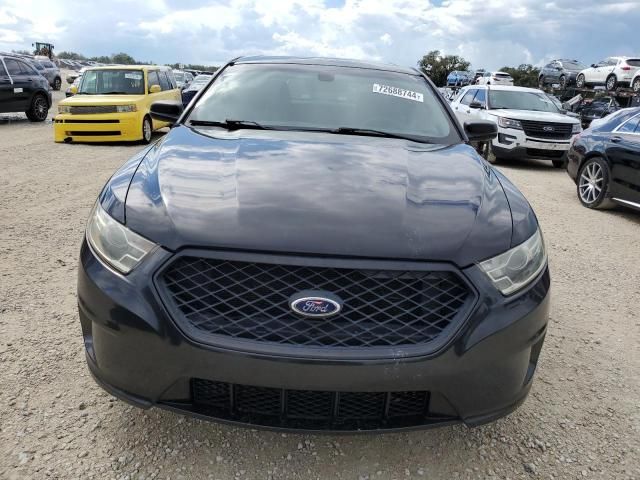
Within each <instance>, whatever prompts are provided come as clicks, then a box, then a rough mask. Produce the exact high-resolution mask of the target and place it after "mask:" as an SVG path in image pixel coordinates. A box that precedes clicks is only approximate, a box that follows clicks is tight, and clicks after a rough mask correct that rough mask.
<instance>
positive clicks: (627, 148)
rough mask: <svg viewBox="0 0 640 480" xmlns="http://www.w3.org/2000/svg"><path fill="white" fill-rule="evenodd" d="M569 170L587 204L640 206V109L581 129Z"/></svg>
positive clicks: (575, 142) (625, 110)
mask: <svg viewBox="0 0 640 480" xmlns="http://www.w3.org/2000/svg"><path fill="white" fill-rule="evenodd" d="M567 172H568V173H569V176H570V177H571V178H572V179H573V180H574V181H575V182H576V185H577V192H578V198H579V199H580V202H582V204H583V205H584V206H585V207H588V208H598V209H604V208H611V207H613V206H615V205H616V204H620V205H626V206H628V207H632V208H636V209H640V108H626V109H623V110H620V111H618V112H617V113H615V114H613V115H611V116H610V117H608V118H606V119H605V120H603V121H600V122H599V123H598V125H595V126H593V127H592V128H590V129H588V130H585V131H584V132H582V133H581V134H580V135H579V136H578V137H577V138H576V139H575V140H574V143H573V145H572V146H571V149H570V150H569V154H568V163H567Z"/></svg>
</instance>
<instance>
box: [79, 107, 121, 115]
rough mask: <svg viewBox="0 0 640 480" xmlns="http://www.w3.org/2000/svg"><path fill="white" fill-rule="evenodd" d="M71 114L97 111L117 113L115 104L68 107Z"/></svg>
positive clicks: (95, 112)
mask: <svg viewBox="0 0 640 480" xmlns="http://www.w3.org/2000/svg"><path fill="white" fill-rule="evenodd" d="M69 113H71V114H72V115H84V114H97V113H117V107H116V106H115V105H93V106H76V107H69Z"/></svg>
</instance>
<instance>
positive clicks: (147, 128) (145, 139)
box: [141, 116, 153, 145]
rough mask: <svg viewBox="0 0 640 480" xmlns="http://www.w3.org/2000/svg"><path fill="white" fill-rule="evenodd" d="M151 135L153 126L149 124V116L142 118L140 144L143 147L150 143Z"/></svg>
mask: <svg viewBox="0 0 640 480" xmlns="http://www.w3.org/2000/svg"><path fill="white" fill-rule="evenodd" d="M152 134H153V124H152V123H151V119H150V118H149V116H146V117H144V119H143V120H142V140H141V142H142V143H143V144H145V145H148V144H149V143H151V136H152Z"/></svg>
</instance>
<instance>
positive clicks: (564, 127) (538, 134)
mask: <svg viewBox="0 0 640 480" xmlns="http://www.w3.org/2000/svg"><path fill="white" fill-rule="evenodd" d="M520 123H521V124H522V129H523V130H524V133H525V134H526V135H528V136H530V137H535V138H554V139H558V140H560V139H567V138H571V132H572V130H573V125H572V124H571V123H549V122H535V121H532V120H520ZM545 129H546V130H545ZM549 129H553V130H549Z"/></svg>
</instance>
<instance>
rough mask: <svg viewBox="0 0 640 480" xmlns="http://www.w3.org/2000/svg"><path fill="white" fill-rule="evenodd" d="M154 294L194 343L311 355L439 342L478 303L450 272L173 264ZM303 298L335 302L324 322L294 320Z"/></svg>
mask: <svg viewBox="0 0 640 480" xmlns="http://www.w3.org/2000/svg"><path fill="white" fill-rule="evenodd" d="M159 286H160V291H161V295H162V296H163V298H164V299H165V303H166V304H167V305H168V307H169V310H170V311H171V313H172V315H173V317H174V319H175V320H176V322H177V323H178V324H180V325H181V326H183V327H184V328H185V330H186V331H187V333H189V334H191V335H192V336H193V337H196V339H197V340H200V341H204V342H208V341H210V340H212V339H211V337H210V336H211V335H216V336H225V337H232V338H234V339H239V340H247V341H253V342H266V343H271V344H282V345H303V346H309V347H350V348H365V347H396V346H410V345H423V344H428V343H430V342H433V341H434V340H436V339H439V338H440V339H441V337H442V336H443V335H447V334H448V333H449V332H450V331H451V330H452V329H454V328H455V327H456V325H459V322H461V321H462V320H463V319H464V316H465V312H466V311H468V308H469V306H470V304H472V303H473V301H474V299H475V297H474V295H473V293H472V292H471V290H470V289H469V287H468V286H467V284H466V283H465V282H464V281H463V280H462V279H461V278H460V277H458V275H457V274H455V273H453V272H450V271H390V270H362V269H350V268H331V267H308V266H297V265H282V264H268V263H251V262H240V261H229V260H218V259H209V258H198V257H189V256H184V257H178V258H177V259H176V260H175V261H174V262H173V263H172V264H171V265H170V266H169V267H168V268H167V269H166V270H165V271H164V272H163V273H162V274H161V275H160V276H159ZM303 290H321V291H326V292H330V293H332V294H334V295H337V296H339V297H340V298H341V299H342V301H343V309H342V311H341V312H340V313H339V314H337V315H335V316H333V317H329V318H323V319H318V318H308V317H303V316H300V315H298V314H295V313H294V312H292V311H291V310H290V308H289V298H290V297H291V296H292V295H294V294H296V293H299V292H300V291H303Z"/></svg>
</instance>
